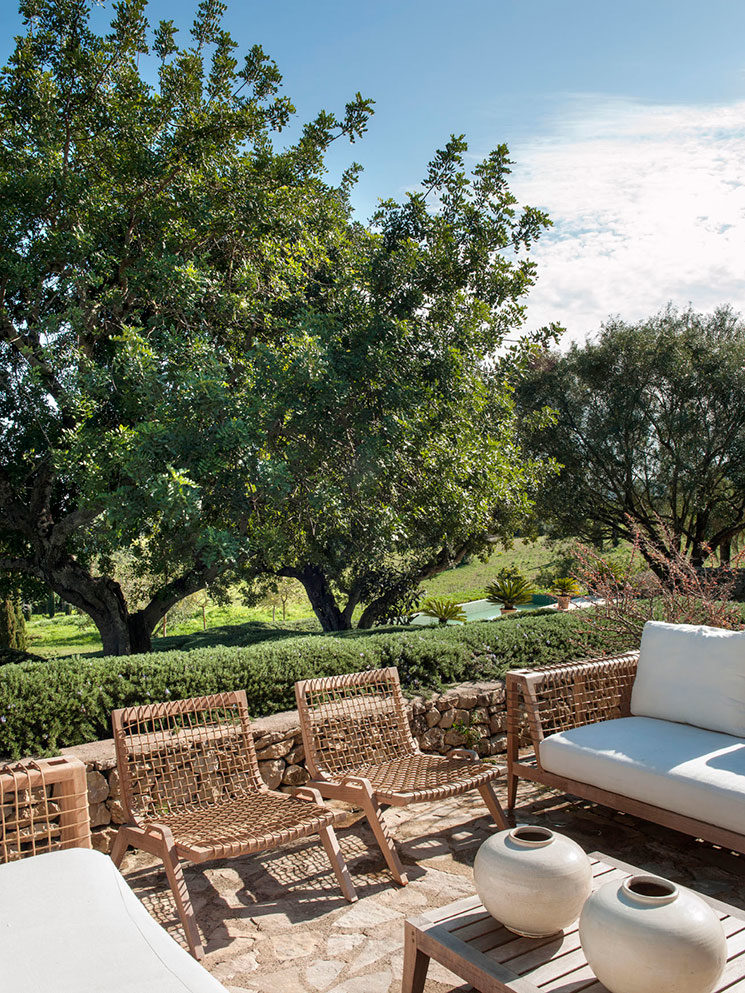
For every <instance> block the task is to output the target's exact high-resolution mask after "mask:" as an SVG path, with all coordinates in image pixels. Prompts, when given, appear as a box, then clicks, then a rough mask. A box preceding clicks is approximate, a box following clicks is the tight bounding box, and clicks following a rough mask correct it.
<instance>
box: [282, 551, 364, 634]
mask: <svg viewBox="0 0 745 993" xmlns="http://www.w3.org/2000/svg"><path fill="white" fill-rule="evenodd" d="M294 577H295V578H297V579H299V580H300V582H301V583H302V584H303V586H304V587H305V592H306V593H307V594H308V599H309V600H310V605H311V607H312V608H313V613H314V614H315V615H316V617H317V618H318V620H319V621H320V622H321V627H322V628H323V630H324V631H350V630H351V628H352V621H351V617H350V616H349V614H348V611H346V610H345V611H344V612H342V611H341V610H339V606H338V604H337V602H336V599H335V597H334V594H333V593H332V592H331V587H330V586H329V583H328V580H327V579H326V576H325V575H324V574H323V572H322V571H321V570H320V569H318V568H317V567H316V566H306V567H305V568H304V569H302V570H298V571H297V572H296V573H295V574H294Z"/></svg>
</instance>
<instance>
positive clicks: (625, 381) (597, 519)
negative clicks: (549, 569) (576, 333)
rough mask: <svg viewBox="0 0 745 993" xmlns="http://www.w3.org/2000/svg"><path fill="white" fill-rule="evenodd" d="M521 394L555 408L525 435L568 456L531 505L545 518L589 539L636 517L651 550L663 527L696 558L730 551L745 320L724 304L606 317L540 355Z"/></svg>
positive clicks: (742, 440)
mask: <svg viewBox="0 0 745 993" xmlns="http://www.w3.org/2000/svg"><path fill="white" fill-rule="evenodd" d="M517 396H518V406H519V408H520V409H521V411H522V412H524V413H532V412H535V411H538V410H540V409H541V408H543V407H544V406H548V407H551V408H552V409H554V410H555V411H557V415H558V421H557V424H556V426H555V427H553V428H550V429H548V428H546V427H545V426H533V427H530V426H528V429H527V430H526V431H525V432H524V438H523V440H524V442H525V444H526V446H527V448H528V450H530V451H532V452H533V453H534V454H536V455H542V456H551V457H553V458H555V459H556V460H557V461H558V462H559V463H561V465H562V466H563V469H562V470H561V472H560V473H559V474H558V475H557V476H556V477H554V478H553V479H552V480H551V482H550V483H549V485H548V486H547V487H546V488H545V489H544V491H543V493H542V495H541V497H540V500H539V503H538V507H537V512H538V514H539V516H540V517H541V519H542V520H544V521H545V522H546V523H547V524H548V525H549V526H551V527H553V528H554V529H557V530H558V531H559V532H560V533H562V534H566V535H580V536H583V537H585V538H587V539H590V540H597V539H599V538H600V539H602V538H611V537H614V536H621V537H625V538H629V539H632V538H633V534H632V532H633V530H634V527H635V526H636V527H638V528H639V529H641V531H642V533H643V534H644V535H645V536H646V538H647V539H648V541H649V542H650V543H651V545H650V547H651V548H654V549H657V550H658V551H662V552H665V551H667V552H671V549H669V548H668V547H667V546H668V545H669V544H670V538H669V537H668V534H669V535H671V536H672V541H673V543H674V544H675V546H676V550H677V549H680V551H681V552H682V553H683V554H685V555H686V556H688V557H690V559H691V561H692V562H693V563H694V564H698V565H701V564H702V563H703V562H704V561H705V560H706V559H707V558H708V555H709V552H716V553H718V557H719V558H720V559H721V560H722V561H723V562H728V561H729V558H730V551H731V547H732V543H733V542H734V541H735V540H736V539H737V537H738V536H739V535H740V534H741V533H742V532H743V531H745V419H743V413H742V412H743V410H745V325H744V324H743V322H742V320H741V319H740V318H739V317H738V316H737V315H736V314H735V313H733V311H732V310H731V309H729V308H727V307H723V308H720V309H718V310H716V311H714V312H713V313H711V314H700V313H696V312H695V311H693V310H691V309H688V310H685V311H678V310H676V309H675V308H673V307H672V306H669V307H668V308H667V309H666V310H664V311H663V312H662V313H659V314H657V315H655V316H654V317H651V318H649V319H648V320H643V321H639V322H638V323H635V324H629V323H626V322H624V321H622V320H620V319H612V320H609V321H608V322H607V323H606V324H605V325H604V326H603V328H602V330H601V332H600V334H599V335H598V336H597V338H596V339H595V340H591V341H588V342H587V343H586V344H584V345H573V346H572V347H571V348H570V349H569V351H568V353H566V354H563V355H562V354H558V353H555V352H547V353H544V354H543V355H542V356H541V357H540V358H539V359H537V360H535V361H534V363H533V366H532V369H531V371H530V373H529V374H527V375H526V376H525V377H524V378H523V380H522V382H521V384H520V386H519V388H518V392H517ZM661 524H662V526H660V525H661Z"/></svg>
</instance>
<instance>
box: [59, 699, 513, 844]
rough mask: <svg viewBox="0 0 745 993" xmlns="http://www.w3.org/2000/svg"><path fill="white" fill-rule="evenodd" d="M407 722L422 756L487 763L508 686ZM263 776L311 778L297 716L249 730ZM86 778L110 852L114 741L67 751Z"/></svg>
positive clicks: (497, 740) (95, 826) (99, 839)
mask: <svg viewBox="0 0 745 993" xmlns="http://www.w3.org/2000/svg"><path fill="white" fill-rule="evenodd" d="M409 720H410V723H411V729H412V733H413V735H414V737H415V738H416V739H417V741H418V742H419V744H420V746H421V748H422V751H425V752H433V753H439V754H441V755H444V754H445V753H446V752H448V751H450V749H451V748H459V747H466V748H474V749H475V750H476V751H477V752H478V753H479V755H482V756H484V757H488V756H492V755H499V754H501V753H503V752H504V751H505V750H506V747H507V737H506V714H505V694H504V683H503V682H501V681H500V682H495V683H465V684H463V685H461V686H456V687H454V688H452V689H449V690H447V691H446V692H444V693H438V694H435V695H433V696H431V697H427V698H423V697H416V698H414V699H413V700H411V701H409ZM251 727H252V730H253V734H254V740H255V742H256V754H257V758H258V760H259V770H260V772H261V775H262V777H263V779H264V781H265V782H266V783H267V785H268V786H269V787H270V788H271V789H282V790H287V791H289V790H291V789H292V788H293V787H295V786H302V784H303V783H305V782H307V781H308V779H309V778H310V777H309V775H308V772H307V770H306V768H305V764H304V760H305V753H304V751H303V743H302V739H301V736H300V727H299V724H298V716H297V711H295V710H290V711H287V712H286V713H283V714H274V715H273V716H272V717H263V718H259V719H257V720H255V721H253V722H252V724H251ZM63 754H64V755H73V756H75V757H76V758H79V759H81V760H82V761H83V762H84V763H85V765H86V767H87V772H88V802H89V806H90V815H91V827H92V831H93V847H94V848H96V849H98V850H99V851H102V852H109V851H110V849H111V844H112V841H113V838H114V834H115V833H116V828H117V825H119V824H121V823H122V822H123V821H124V819H125V818H124V811H123V809H122V806H121V803H120V794H119V774H118V773H117V771H116V756H115V753H114V742H113V740H108V741H94V742H91V743H89V744H86V745H77V746H76V747H74V748H65V749H64V750H63Z"/></svg>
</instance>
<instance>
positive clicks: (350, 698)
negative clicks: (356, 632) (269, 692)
mask: <svg viewBox="0 0 745 993" xmlns="http://www.w3.org/2000/svg"><path fill="white" fill-rule="evenodd" d="M295 696H296V698H297V703H298V713H299V715H300V724H301V727H302V729H303V742H304V744H305V750H306V761H307V762H308V764H309V766H310V768H311V772H313V773H314V774H316V773H317V772H326V773H328V774H329V775H330V776H333V777H339V776H340V775H343V774H344V773H346V772H348V771H350V770H353V769H357V768H359V767H360V766H364V765H368V764H370V763H379V762H388V761H390V760H391V759H395V758H399V757H400V756H402V755H411V754H414V753H416V752H417V751H418V749H417V747H416V744H415V742H414V741H413V739H412V737H411V730H410V728H409V721H408V717H407V715H406V705H405V703H404V698H403V694H402V693H401V684H400V682H399V679H398V670H396V669H372V670H370V671H368V672H357V673H351V674H349V675H345V676H329V677H327V678H324V679H308V680H304V681H303V682H300V683H296V684H295Z"/></svg>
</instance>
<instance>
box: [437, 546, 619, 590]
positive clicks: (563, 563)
mask: <svg viewBox="0 0 745 993" xmlns="http://www.w3.org/2000/svg"><path fill="white" fill-rule="evenodd" d="M574 545H575V541H574V539H571V538H568V539H566V540H563V541H549V540H547V539H546V538H538V539H536V540H535V541H527V540H525V539H523V538H516V539H515V541H514V543H513V545H512V548H508V549H502V548H500V547H499V546H498V547H497V548H496V549H495V551H494V552H493V553H492V555H491V557H490V559H489V561H488V562H479V561H478V560H477V559H474V560H473V561H471V562H469V563H468V564H467V565H459V566H456V568H455V569H446V570H445V572H441V573H440V574H439V576H435V577H434V578H433V579H429V580H427V582H426V583H424V584H423V586H424V588H425V589H426V591H427V594H428V595H429V596H447V597H452V598H453V599H455V600H458V601H460V602H465V601H466V600H480V599H481V598H482V597H483V596H484V591H485V589H486V587H487V586H488V585H489V583H491V582H492V581H493V580H494V579H496V577H497V573H498V572H499V571H500V569H511V568H516V569H519V570H520V572H521V573H523V575H524V576H526V577H527V578H528V579H529V580H531V582H532V583H533V584H534V586H535V587H536V589H537V590H541V591H545V592H548V589H549V587H550V585H551V582H552V581H553V580H554V579H556V578H558V577H559V576H567V575H569V574H571V572H572V562H571V559H572V556H571V551H572V548H573V546H574ZM603 555H604V557H605V558H608V559H609V560H610V561H627V560H628V556H629V546H628V545H627V544H626V543H621V544H619V546H618V548H611V549H608V550H607V551H604V552H603Z"/></svg>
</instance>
